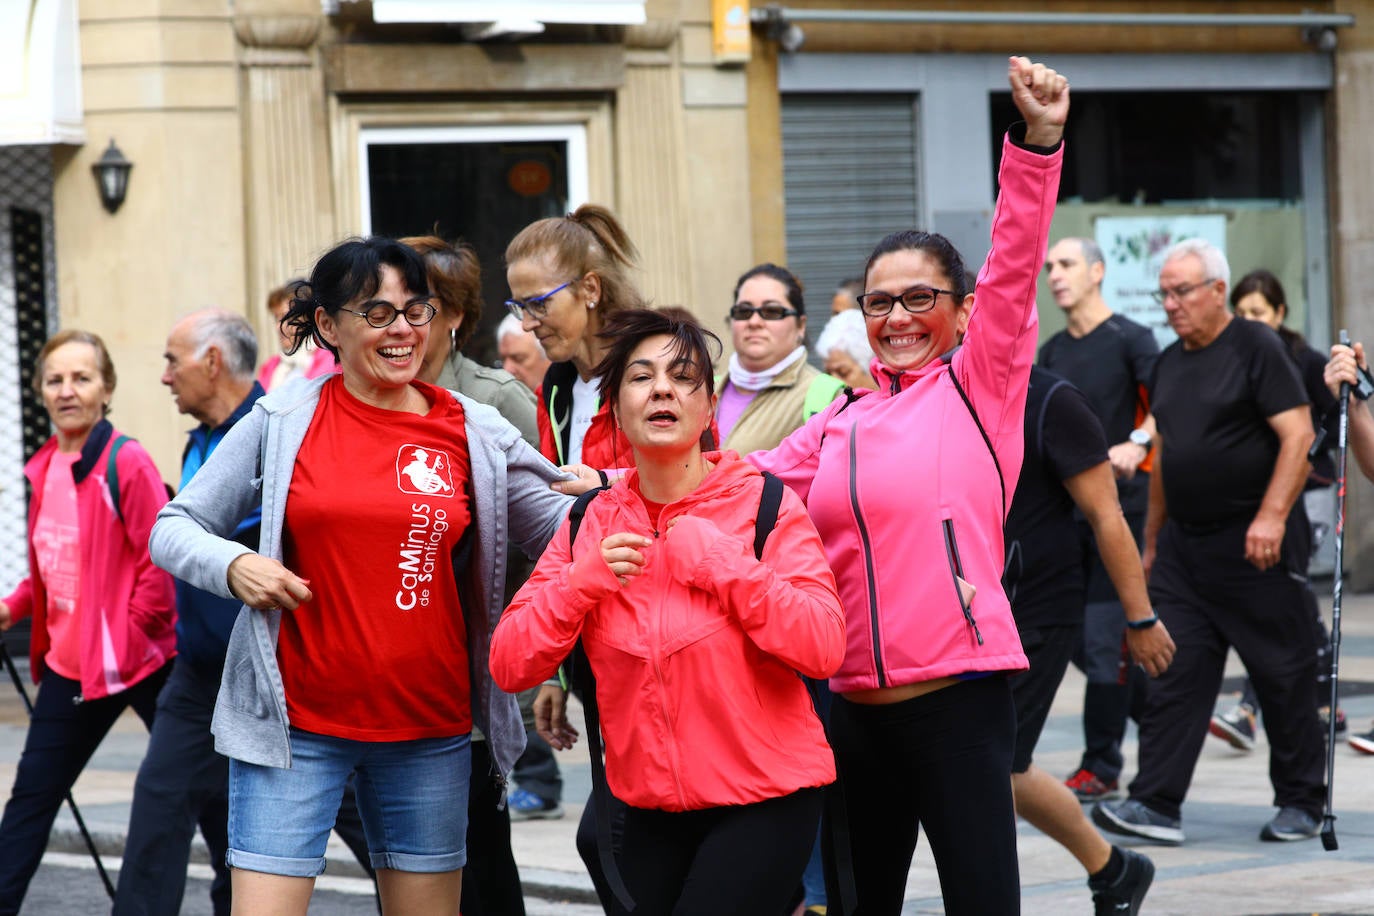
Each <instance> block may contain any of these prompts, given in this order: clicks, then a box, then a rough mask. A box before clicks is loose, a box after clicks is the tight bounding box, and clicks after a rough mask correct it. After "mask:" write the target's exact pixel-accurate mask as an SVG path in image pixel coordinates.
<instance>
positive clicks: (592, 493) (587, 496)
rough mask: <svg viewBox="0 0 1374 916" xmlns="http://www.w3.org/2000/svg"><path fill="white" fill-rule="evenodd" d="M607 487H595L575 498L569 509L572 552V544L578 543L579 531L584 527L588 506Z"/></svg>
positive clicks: (569, 541)
mask: <svg viewBox="0 0 1374 916" xmlns="http://www.w3.org/2000/svg"><path fill="white" fill-rule="evenodd" d="M606 489H607V487H594V488H593V489H590V490H588V491H587V492H585V493H583V494H582V495H581V496H579V497H577V499H575V500H573V504H572V508H571V509H569V510H568V551H569V553H571V552H572V545H573V544H575V543H577V531H578V529H579V528H581V527H582V518H583V517H584V516H585V515H586V514H587V507H588V506H590V505H591V504H592V500H594V499H596V498H597V497H598V496H600V495H601V493H602V492H603V491H604V490H606Z"/></svg>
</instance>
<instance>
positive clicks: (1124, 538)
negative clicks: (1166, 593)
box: [1002, 366, 1174, 914]
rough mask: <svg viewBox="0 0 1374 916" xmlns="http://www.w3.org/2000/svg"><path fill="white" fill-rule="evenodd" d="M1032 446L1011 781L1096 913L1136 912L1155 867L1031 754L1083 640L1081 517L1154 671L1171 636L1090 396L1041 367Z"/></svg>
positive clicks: (1023, 520) (1023, 513)
mask: <svg viewBox="0 0 1374 916" xmlns="http://www.w3.org/2000/svg"><path fill="white" fill-rule="evenodd" d="M1025 431H1026V436H1025V438H1026V449H1025V457H1024V459H1023V460H1022V463H1021V476H1020V477H1019V478H1018V480H1017V482H1016V496H1015V498H1013V499H1012V501H1011V512H1010V514H1008V516H1007V525H1006V545H1007V562H1006V572H1005V574H1004V575H1003V577H1002V585H1003V587H1004V588H1005V589H1006V592H1007V598H1008V599H1009V600H1010V601H1011V611H1012V614H1013V616H1015V618H1016V630H1017V633H1018V634H1019V635H1020V637H1021V646H1022V648H1024V649H1025V652H1026V658H1027V659H1028V660H1029V662H1030V669H1029V670H1027V671H1023V672H1021V673H1020V674H1017V675H1015V676H1014V677H1012V679H1011V693H1012V701H1013V702H1014V704H1015V707H1016V745H1015V747H1014V748H1013V750H1012V758H1011V761H1012V763H1011V787H1012V792H1013V794H1014V795H1015V799H1016V813H1017V814H1018V815H1020V816H1021V817H1023V818H1024V819H1026V820H1027V821H1029V822H1030V823H1031V824H1032V825H1034V826H1035V827H1036V828H1038V829H1039V830H1041V831H1043V832H1044V833H1045V834H1046V835H1047V836H1049V837H1052V838H1053V839H1054V840H1056V841H1058V842H1059V843H1060V844H1062V845H1063V846H1064V848H1065V849H1067V850H1068V851H1069V852H1070V853H1072V854H1073V856H1074V858H1076V859H1078V861H1079V862H1080V863H1081V864H1082V865H1083V867H1084V869H1086V870H1087V872H1088V887H1089V888H1090V889H1091V890H1092V893H1093V903H1094V907H1095V911H1096V912H1098V913H1123V914H1132V913H1137V912H1139V911H1140V901H1141V900H1142V899H1143V898H1144V896H1145V894H1146V892H1147V891H1148V890H1149V886H1150V881H1151V878H1152V877H1153V875H1154V865H1153V864H1152V863H1151V862H1150V860H1149V859H1148V858H1146V857H1145V856H1143V855H1141V854H1140V853H1138V852H1134V851H1132V850H1128V849H1120V848H1118V847H1114V846H1111V845H1110V844H1108V843H1107V841H1106V840H1104V839H1103V838H1102V836H1101V835H1100V834H1099V833H1098V832H1097V831H1096V830H1094V829H1093V827H1092V825H1091V824H1090V823H1088V818H1087V817H1086V816H1085V815H1084V813H1083V808H1082V806H1081V805H1079V803H1078V800H1077V799H1076V798H1074V795H1073V793H1072V792H1071V791H1070V790H1069V788H1068V787H1066V786H1065V785H1064V784H1063V783H1062V782H1060V781H1059V780H1058V779H1057V778H1055V777H1054V776H1051V775H1050V774H1049V773H1047V772H1045V771H1044V770H1042V769H1040V768H1039V767H1037V766H1036V765H1035V763H1034V762H1033V760H1032V754H1033V752H1034V750H1035V745H1036V742H1037V741H1039V739H1040V733H1041V731H1042V730H1043V729H1044V726H1045V719H1046V717H1047V716H1048V715H1049V712H1050V706H1051V705H1052V704H1053V702H1054V696H1055V693H1056V691H1058V690H1059V683H1060V681H1062V680H1063V678H1064V671H1065V670H1066V669H1067V668H1068V664H1069V658H1070V657H1071V656H1072V655H1073V654H1074V653H1075V652H1076V651H1077V650H1078V649H1079V647H1080V646H1081V645H1082V643H1083V589H1084V584H1085V577H1084V573H1083V556H1082V551H1081V549H1080V545H1079V541H1078V521H1077V520H1076V519H1075V518H1074V514H1075V507H1077V509H1078V510H1079V513H1080V517H1086V518H1087V519H1088V522H1089V524H1090V526H1091V530H1092V531H1093V533H1094V534H1095V543H1096V544H1097V545H1098V548H1099V550H1100V552H1101V554H1102V556H1103V558H1104V561H1105V563H1106V566H1107V569H1108V571H1109V572H1110V574H1111V577H1112V581H1113V582H1115V583H1117V584H1118V588H1119V590H1120V592H1121V595H1122V599H1123V603H1124V604H1125V606H1126V608H1127V614H1128V615H1129V617H1130V619H1131V620H1132V621H1136V622H1137V623H1136V625H1134V626H1132V628H1131V629H1130V630H1129V631H1128V632H1129V634H1130V636H1129V639H1130V651H1131V655H1132V657H1133V658H1134V659H1135V661H1136V662H1138V663H1139V664H1140V665H1141V666H1143V668H1144V669H1145V670H1146V671H1147V672H1148V673H1150V674H1152V675H1158V674H1159V673H1160V672H1162V671H1163V670H1164V669H1165V668H1167V667H1168V666H1169V660H1170V658H1172V656H1173V653H1174V644H1173V641H1172V640H1171V639H1170V638H1169V633H1168V630H1167V629H1166V627H1165V625H1164V624H1162V623H1158V618H1156V617H1155V615H1154V611H1153V610H1151V608H1150V599H1149V597H1148V596H1147V595H1146V593H1145V576H1144V574H1143V573H1142V572H1141V568H1140V554H1139V552H1138V551H1137V549H1136V545H1135V538H1134V537H1133V536H1132V534H1131V531H1130V529H1129V528H1128V527H1127V525H1126V520H1125V519H1124V518H1122V515H1121V506H1120V504H1119V503H1118V502H1117V498H1116V483H1115V479H1114V475H1113V474H1112V468H1111V465H1110V464H1109V463H1108V460H1107V442H1106V439H1105V438H1104V437H1103V435H1102V424H1101V423H1099V422H1098V420H1097V417H1096V415H1094V413H1093V411H1092V408H1091V406H1089V404H1088V400H1087V398H1085V397H1083V395H1082V394H1081V393H1080V392H1079V391H1078V389H1076V388H1074V387H1073V385H1071V384H1070V383H1069V382H1068V381H1066V380H1064V379H1061V378H1059V377H1058V376H1056V375H1054V374H1053V373H1052V372H1049V371H1047V370H1045V369H1042V368H1040V367H1039V366H1035V367H1033V368H1032V369H1031V376H1030V385H1029V386H1028V388H1027V391H1026V418H1025Z"/></svg>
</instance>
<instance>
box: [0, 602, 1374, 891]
mask: <svg viewBox="0 0 1374 916" xmlns="http://www.w3.org/2000/svg"><path fill="white" fill-rule="evenodd" d="M1323 588H1325V591H1326V593H1327V598H1326V600H1325V601H1324V604H1325V605H1326V607H1327V611H1328V620H1329V619H1330V615H1329V606H1330V598H1329V587H1328V586H1324V585H1322V584H1319V585H1318V589H1319V593H1321V591H1322V589H1323ZM1342 618H1343V619H1342V632H1343V638H1342V644H1341V660H1340V674H1341V688H1342V689H1341V697H1342V699H1341V706H1342V707H1343V708H1344V710H1345V712H1346V715H1347V716H1348V717H1349V721H1350V725H1351V728H1352V729H1354V730H1356V731H1366V730H1368V729H1369V728H1371V720H1372V719H1374V595H1350V594H1347V595H1346V597H1345V602H1344V609H1343V614H1342ZM1242 675H1243V669H1242V667H1241V666H1240V664H1239V661H1238V660H1237V659H1236V658H1235V656H1234V655H1233V656H1232V657H1231V659H1230V661H1229V663H1228V666H1227V684H1228V685H1230V686H1232V687H1235V688H1238V686H1239V682H1240V678H1241V676H1242ZM5 681H6V682H8V678H5ZM30 688H31V685H30ZM1082 697H1083V680H1082V677H1081V676H1080V675H1079V674H1078V672H1077V671H1075V670H1072V669H1071V670H1070V672H1069V675H1068V676H1067V677H1066V679H1065V681H1064V684H1063V686H1062V687H1061V689H1060V691H1059V694H1058V696H1057V698H1056V702H1055V706H1054V709H1053V712H1052V714H1051V716H1050V719H1049V722H1048V724H1047V726H1046V729H1045V734H1044V736H1043V737H1042V739H1041V742H1040V746H1039V748H1038V751H1037V754H1036V758H1035V759H1036V763H1037V764H1038V765H1039V766H1041V767H1042V768H1044V769H1046V770H1048V771H1049V772H1051V773H1055V774H1061V775H1068V774H1069V773H1070V772H1071V771H1072V770H1073V769H1074V768H1075V767H1076V765H1077V762H1078V754H1079V750H1080V745H1081V732H1080V727H1079V712H1080V711H1081V708H1082ZM1232 702H1233V698H1231V697H1223V698H1221V699H1220V700H1219V703H1218V708H1219V709H1224V708H1229V706H1230V704H1231V703H1232ZM576 714H577V710H576V709H574V715H576ZM23 740H24V710H23V706H22V705H21V703H20V700H19V697H18V694H17V693H16V692H15V691H14V690H13V688H12V687H9V686H8V684H7V683H6V685H5V686H0V785H3V786H5V787H7V786H9V785H11V784H12V782H13V778H14V766H15V763H16V762H17V760H18V757H19V753H20V750H21V748H22V746H23ZM146 741H147V736H146V733H145V732H144V730H143V726H142V724H141V723H140V722H139V721H138V719H137V718H136V717H134V716H133V715H132V713H129V714H126V715H125V716H124V717H123V718H122V719H121V720H120V721H119V722H118V723H117V724H116V726H115V728H114V730H113V731H112V732H111V734H110V736H109V737H108V738H107V739H106V740H105V742H104V744H103V745H102V746H101V748H100V750H99V751H98V752H97V753H96V755H95V757H94V758H92V760H91V763H90V765H89V766H88V767H87V768H86V771H85V772H84V773H83V774H82V776H81V779H80V780H79V781H78V782H77V784H76V788H75V790H74V795H75V797H76V800H77V804H78V805H79V806H80V808H81V812H82V814H83V816H84V818H85V820H86V823H87V825H88V827H89V828H90V829H91V832H92V833H93V834H94V835H95V837H96V840H97V844H98V846H99V848H100V849H101V852H102V855H103V856H104V857H105V858H106V859H107V863H108V864H107V867H109V868H111V869H112V870H113V869H114V868H116V867H117V864H118V863H117V860H118V856H119V855H120V852H121V850H122V846H123V835H124V830H125V826H126V824H127V822H128V813H129V800H130V796H131V792H132V786H133V780H134V774H135V771H136V770H137V767H138V763H139V761H140V759H141V758H142V756H143V750H144V747H145V745H146ZM1267 751H1268V746H1267V744H1266V743H1265V740H1264V737H1263V735H1262V734H1261V736H1260V738H1259V740H1258V742H1257V745H1256V747H1255V750H1254V751H1253V752H1250V753H1244V752H1240V751H1236V750H1233V749H1232V748H1230V747H1229V746H1228V745H1226V744H1224V743H1223V742H1221V741H1219V740H1216V739H1215V738H1208V740H1207V743H1206V745H1205V747H1204V750H1203V753H1202V757H1201V759H1200V761H1199V763H1198V767H1197V771H1196V774H1195V776H1194V780H1193V785H1192V789H1191V791H1190V793H1189V796H1188V801H1187V803H1186V804H1185V805H1184V810H1183V829H1184V832H1185V833H1186V835H1187V841H1186V842H1185V843H1184V844H1183V845H1182V846H1180V847H1175V848H1168V847H1162V846H1152V845H1148V844H1142V845H1139V846H1138V847H1137V848H1139V849H1141V850H1143V851H1145V852H1146V853H1147V854H1148V855H1150V856H1151V857H1152V858H1153V859H1154V861H1155V865H1156V867H1157V869H1158V871H1157V873H1156V877H1155V882H1154V885H1153V887H1152V889H1151V891H1150V894H1149V896H1148V898H1147V899H1146V904H1145V907H1144V911H1145V912H1147V913H1159V914H1165V913H1167V914H1190V916H1191V914H1206V916H1242V914H1250V916H1257V914H1265V916H1277V914H1297V913H1302V914H1324V916H1330V914H1370V916H1374V756H1366V755H1363V754H1360V753H1358V752H1356V751H1355V750H1353V749H1352V748H1350V747H1349V746H1348V745H1347V744H1346V743H1345V742H1344V741H1342V742H1340V744H1339V745H1338V746H1337V748H1336V778H1335V811H1336V814H1337V816H1338V820H1337V821H1336V836H1337V839H1338V842H1339V845H1340V848H1339V849H1338V850H1336V851H1334V852H1327V851H1325V850H1324V849H1323V848H1322V845H1321V842H1320V841H1319V840H1315V839H1314V840H1310V841H1304V842H1299V843H1262V842H1260V841H1259V839H1258V834H1259V829H1260V827H1261V826H1262V825H1263V824H1264V822H1265V821H1267V820H1268V819H1269V818H1270V817H1271V816H1272V815H1273V813H1274V809H1273V808H1272V807H1271V805H1270V803H1271V801H1272V791H1271V789H1270V787H1269V782H1268V775H1267V774H1268V759H1267V758H1268V754H1267ZM1126 755H1127V761H1128V763H1127V773H1126V775H1127V777H1128V778H1129V776H1131V775H1133V773H1134V767H1135V737H1134V731H1133V730H1132V732H1131V733H1130V734H1129V736H1128V745H1127V748H1126ZM559 762H560V765H561V766H562V769H563V776H564V780H565V789H564V809H565V812H566V813H565V815H564V816H563V817H562V818H561V819H557V820H539V821H526V822H518V823H515V824H513V825H512V830H511V834H512V846H513V848H514V851H515V859H516V862H517V864H518V865H519V867H520V872H521V877H522V881H523V883H524V892H525V894H526V896H527V897H529V898H530V899H531V900H542V901H545V902H546V903H545V904H541V905H540V906H541V907H547V908H543V909H541V911H542V912H548V913H564V912H566V913H570V914H571V913H588V912H595V908H592V907H588V906H586V904H589V903H592V902H594V899H595V898H594V897H593V895H592V892H591V881H590V879H589V878H588V877H587V874H586V871H585V869H584V868H583V867H582V863H581V861H580V860H579V859H578V856H577V851H576V848H575V846H574V835H575V832H576V825H577V819H578V816H579V815H580V814H581V810H582V803H583V802H584V801H585V800H586V798H587V795H588V792H589V789H590V777H589V767H588V765H587V758H586V750H585V747H584V746H583V745H581V744H579V745H578V746H577V747H576V748H574V749H573V750H571V751H567V752H560V753H559ZM0 791H3V789H0ZM1017 830H1018V837H1019V848H1020V866H1021V886H1022V912H1023V913H1025V914H1027V916H1042V914H1043V916H1068V914H1078V913H1089V912H1091V902H1090V898H1089V894H1088V892H1087V889H1086V885H1085V883H1084V875H1083V873H1082V870H1081V868H1080V867H1079V866H1078V864H1077V863H1076V862H1075V861H1074V859H1073V858H1072V857H1071V856H1070V855H1069V854H1068V853H1067V852H1066V851H1064V849H1063V848H1062V847H1060V846H1058V845H1057V844H1055V843H1054V842H1053V841H1051V840H1049V839H1047V838H1046V837H1044V836H1042V835H1041V834H1039V833H1038V832H1037V831H1036V830H1034V829H1033V828H1031V827H1030V826H1029V825H1027V824H1025V823H1019V824H1018V827H1017ZM49 850H50V853H49V857H48V858H47V859H45V867H44V868H43V869H42V870H41V871H40V872H39V874H38V876H37V878H36V879H35V882H34V886H33V890H32V891H31V894H30V899H29V902H28V903H27V904H26V906H25V908H24V910H23V916H58V914H61V916H65V914H68V913H72V912H94V911H95V910H86V909H72V908H71V907H70V902H71V896H70V895H71V891H72V885H73V884H74V883H77V882H90V885H91V887H92V888H94V890H95V892H96V894H97V895H99V894H101V893H103V892H101V891H100V889H99V879H98V877H97V876H96V874H95V872H94V870H93V869H92V868H89V867H86V868H84V869H80V868H79V867H80V866H82V864H83V862H84V863H85V864H86V865H87V866H89V861H90V860H89V856H88V855H87V854H86V849H85V846H84V844H83V843H82V841H81V838H80V836H79V834H78V833H77V831H76V827H75V822H74V821H73V819H72V817H71V815H70V813H69V812H68V811H67V810H66V809H65V808H64V809H63V812H62V814H61V815H60V816H59V818H58V822H57V825H56V827H55V828H54V831H53V835H52V840H51V843H50V844H49ZM195 858H196V861H197V862H200V863H204V862H205V861H206V854H205V850H204V847H203V845H201V844H200V841H199V838H197V850H196V853H195ZM361 874H362V872H361V870H360V869H359V868H358V866H357V864H356V863H355V862H354V861H353V860H352V859H351V857H350V854H349V852H348V850H347V848H346V847H344V846H343V844H342V843H340V842H338V841H337V839H335V840H334V841H333V842H331V846H330V851H329V866H328V870H327V872H326V876H325V877H324V878H322V879H321V884H320V891H321V893H320V894H319V895H318V897H317V899H316V900H315V902H314V904H313V905H312V908H311V912H312V913H320V914H343V913H356V912H363V911H366V910H367V907H366V906H363V907H361V908H359V907H357V906H356V905H355V904H356V903H359V902H362V901H359V900H358V899H357V898H358V897H359V896H366V895H367V894H368V893H370V888H369V887H368V885H367V883H366V882H364V881H362V880H358V876H360V875H361ZM206 875H208V867H207V866H204V865H203V864H193V865H192V883H191V886H190V887H189V889H188V899H187V903H186V905H185V907H184V908H183V911H182V912H183V913H184V914H200V913H206V912H208V908H207V906H206V901H205V890H204V888H205V887H206V884H205V881H204V877H205V876H206ZM326 891H327V893H326ZM349 895H351V898H352V900H353V902H351V903H348V904H347V905H345V904H344V903H343V902H341V901H343V900H345V899H347V898H348V897H349ZM93 899H98V896H97V897H96V898H93ZM58 901H66V903H65V904H64V903H61V902H58ZM942 912H943V908H942V906H941V903H940V896H939V884H938V880H937V877H936V873H935V868H934V864H933V861H932V860H931V858H930V853H929V847H928V845H927V844H926V843H925V842H924V841H922V842H921V843H920V844H919V847H918V849H917V853H916V859H915V861H914V862H913V865H912V869H911V875H910V878H909V880H908V883H907V894H906V904H905V907H904V909H903V913H904V914H934V913H942Z"/></svg>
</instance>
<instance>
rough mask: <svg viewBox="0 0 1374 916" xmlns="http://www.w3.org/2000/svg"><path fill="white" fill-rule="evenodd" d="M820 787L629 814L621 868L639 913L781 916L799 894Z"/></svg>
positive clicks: (642, 915)
mask: <svg viewBox="0 0 1374 916" xmlns="http://www.w3.org/2000/svg"><path fill="white" fill-rule="evenodd" d="M823 797H824V796H823V792H822V790H821V789H801V790H799V791H797V792H793V793H792V794H791V795H784V796H783V797H782V798H770V799H768V800H766V801H761V802H755V803H754V804H751V805H730V806H726V807H720V808H707V809H704V810H701V811H682V812H669V811H650V810H646V809H644V808H628V809H627V810H626V812H625V837H624V840H625V846H624V849H623V850H622V851H621V853H620V870H621V874H622V876H623V877H624V879H625V886H626V887H627V888H628V889H629V891H630V895H631V896H632V897H634V901H635V909H634V913H635V916H759V914H778V913H782V912H783V911H784V908H786V907H787V905H788V904H789V903H790V902H792V901H793V900H794V899H795V897H796V891H797V888H798V886H799V885H800V883H801V876H802V871H803V870H805V868H806V860H807V859H808V858H809V857H810V855H811V846H812V843H813V842H814V840H815V837H816V825H817V823H819V821H820V817H821V805H822V801H823Z"/></svg>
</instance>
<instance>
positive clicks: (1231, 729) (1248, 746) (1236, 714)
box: [1207, 703, 1255, 751]
mask: <svg viewBox="0 0 1374 916" xmlns="http://www.w3.org/2000/svg"><path fill="white" fill-rule="evenodd" d="M1207 730H1208V731H1209V732H1211V733H1212V734H1213V735H1216V736H1217V737H1218V738H1220V739H1221V740H1222V741H1225V742H1226V743H1227V744H1229V745H1231V747H1233V748H1235V749H1236V750H1238V751H1253V750H1254V749H1255V711H1254V710H1253V709H1251V708H1250V707H1249V706H1246V705H1245V704H1244V703H1237V704H1236V707H1235V709H1232V710H1230V711H1229V712H1219V713H1217V714H1216V715H1214V716H1212V721H1211V722H1209V723H1208V725H1207Z"/></svg>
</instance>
